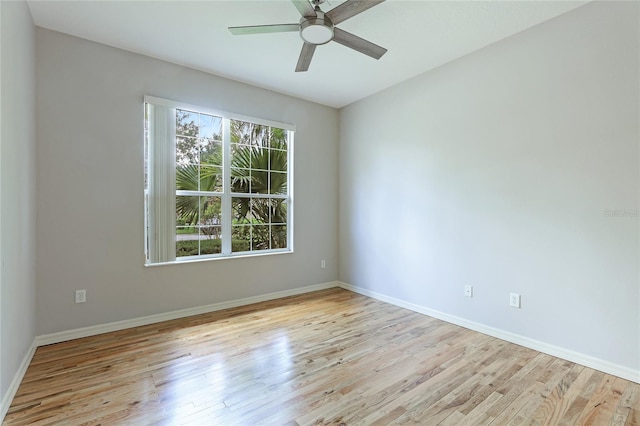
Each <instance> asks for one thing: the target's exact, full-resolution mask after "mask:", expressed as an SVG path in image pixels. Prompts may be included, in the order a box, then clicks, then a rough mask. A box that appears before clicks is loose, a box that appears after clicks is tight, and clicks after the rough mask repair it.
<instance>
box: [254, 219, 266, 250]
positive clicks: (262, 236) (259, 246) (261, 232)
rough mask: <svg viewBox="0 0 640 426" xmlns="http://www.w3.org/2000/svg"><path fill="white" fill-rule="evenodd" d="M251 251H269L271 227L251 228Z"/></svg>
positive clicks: (256, 226)
mask: <svg viewBox="0 0 640 426" xmlns="http://www.w3.org/2000/svg"><path fill="white" fill-rule="evenodd" d="M251 228H252V229H251V231H252V233H251V250H252V251H254V250H269V249H270V248H271V247H270V244H269V225H254V226H252V227H251Z"/></svg>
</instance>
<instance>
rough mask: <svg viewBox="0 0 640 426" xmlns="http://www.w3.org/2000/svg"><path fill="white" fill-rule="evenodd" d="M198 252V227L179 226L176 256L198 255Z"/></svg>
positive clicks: (177, 229)
mask: <svg viewBox="0 0 640 426" xmlns="http://www.w3.org/2000/svg"><path fill="white" fill-rule="evenodd" d="M198 254H199V243H198V228H197V227H195V226H177V227H176V257H183V256H197V255H198Z"/></svg>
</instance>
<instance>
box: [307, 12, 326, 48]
mask: <svg viewBox="0 0 640 426" xmlns="http://www.w3.org/2000/svg"><path fill="white" fill-rule="evenodd" d="M316 14H317V16H315V17H306V16H303V17H302V18H301V19H300V37H302V40H304V41H305V42H306V43H310V44H315V45H320V44H327V43H329V42H330V41H331V39H333V22H331V19H329V18H328V17H326V16H325V15H324V13H322V12H319V11H317V12H316Z"/></svg>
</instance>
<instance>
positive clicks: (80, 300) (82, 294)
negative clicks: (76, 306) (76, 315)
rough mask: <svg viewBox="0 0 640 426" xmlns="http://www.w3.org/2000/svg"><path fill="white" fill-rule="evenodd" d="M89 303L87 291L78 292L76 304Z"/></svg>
mask: <svg viewBox="0 0 640 426" xmlns="http://www.w3.org/2000/svg"><path fill="white" fill-rule="evenodd" d="M86 301H87V290H76V303H84V302H86Z"/></svg>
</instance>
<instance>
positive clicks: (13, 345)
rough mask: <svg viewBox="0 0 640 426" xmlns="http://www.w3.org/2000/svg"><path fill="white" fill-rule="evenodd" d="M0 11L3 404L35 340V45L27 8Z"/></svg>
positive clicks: (17, 5)
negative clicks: (0, 17)
mask: <svg viewBox="0 0 640 426" xmlns="http://www.w3.org/2000/svg"><path fill="white" fill-rule="evenodd" d="M0 9H1V15H2V27H1V28H2V29H1V31H2V37H1V39H2V46H1V49H2V50H1V51H2V71H1V75H2V78H1V80H2V82H1V89H0V92H1V93H2V95H1V96H0V98H1V99H2V106H1V118H0V121H1V123H2V124H1V128H2V130H1V135H0V240H1V244H0V400H2V401H3V402H9V401H4V398H5V396H6V395H7V390H8V388H9V386H10V384H11V381H12V380H13V379H14V377H15V376H16V372H17V371H18V369H19V367H20V364H21V363H22V361H23V359H24V358H25V356H26V355H27V353H28V351H29V348H30V346H31V344H32V343H33V339H34V337H35V336H36V305H35V300H36V295H35V292H36V280H35V255H36V247H35V221H36V204H35V196H36V195H35V194H36V186H35V184H36V180H35V147H36V133H35V125H34V122H35V99H36V98H35V90H36V88H35V49H36V45H35V27H34V26H33V21H32V20H31V14H30V12H29V8H28V7H27V4H26V3H24V2H4V1H3V2H0ZM6 408H8V407H2V409H6ZM2 409H0V412H1V411H2ZM1 417H2V414H1V413H0V418H1Z"/></svg>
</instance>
